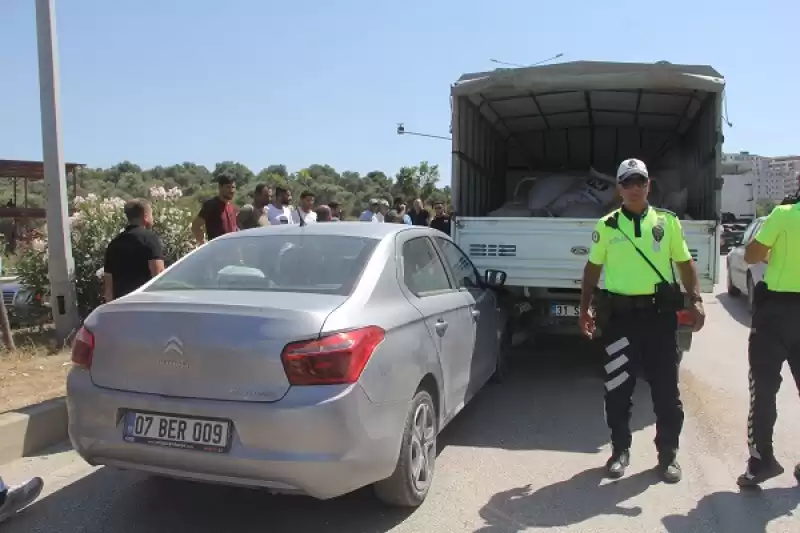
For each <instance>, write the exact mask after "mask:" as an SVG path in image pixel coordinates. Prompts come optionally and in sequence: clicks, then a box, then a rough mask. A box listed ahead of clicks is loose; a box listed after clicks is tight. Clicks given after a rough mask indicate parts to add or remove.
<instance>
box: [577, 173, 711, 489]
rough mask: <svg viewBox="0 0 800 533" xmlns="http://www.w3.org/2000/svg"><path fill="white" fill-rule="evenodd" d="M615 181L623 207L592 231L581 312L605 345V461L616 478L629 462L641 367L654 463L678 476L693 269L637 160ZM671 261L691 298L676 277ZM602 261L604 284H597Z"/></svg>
mask: <svg viewBox="0 0 800 533" xmlns="http://www.w3.org/2000/svg"><path fill="white" fill-rule="evenodd" d="M617 189H618V191H619V194H620V196H621V197H622V207H620V208H619V209H616V210H614V211H612V212H611V213H609V214H608V215H606V216H605V217H603V218H602V219H600V220H599V221H598V223H597V225H596V226H595V229H594V232H593V233H592V242H593V244H592V249H591V251H590V253H589V260H588V261H587V263H586V267H585V269H584V274H583V282H582V285H581V306H580V319H579V320H580V327H581V330H582V332H583V334H584V335H586V336H588V337H590V338H594V337H597V333H598V331H597V330H596V327H597V326H599V328H598V329H599V330H600V331H599V333H600V336H599V341H600V343H601V344H602V346H603V348H604V350H605V374H606V377H605V411H606V421H607V423H608V426H609V429H610V430H611V444H612V454H611V457H610V458H609V460H608V462H607V463H606V468H607V471H608V475H609V476H610V477H612V478H619V477H621V476H623V475H624V473H625V469H626V468H627V466H628V465H629V464H630V446H631V431H630V427H629V422H630V416H631V409H632V403H631V398H632V396H633V391H634V388H635V385H636V377H637V375H638V374H639V373H640V372H642V373H643V374H644V377H645V379H647V381H648V383H649V384H650V389H651V395H652V400H653V410H654V411H655V414H656V439H655V445H656V449H657V451H658V469H659V472H660V474H661V476H662V478H663V479H664V481H666V482H669V483H677V482H679V481H680V480H681V477H682V472H681V467H680V465H679V464H678V461H677V453H678V443H679V438H680V434H681V430H682V428H683V419H684V414H683V405H682V403H681V399H680V392H679V390H678V367H679V363H680V355H679V352H678V346H677V339H676V335H677V330H678V317H677V312H678V311H679V310H681V309H683V308H684V303H685V301H686V300H688V301H690V302H691V308H690V310H691V312H692V316H693V319H694V330H695V331H698V330H699V329H700V328H701V327H702V326H703V323H704V320H705V313H704V311H703V304H702V299H701V297H700V292H699V284H698V280H697V272H696V270H695V267H694V262H693V261H692V256H691V254H690V253H689V249H688V247H687V245H686V240H685V239H684V236H683V230H682V228H681V224H680V221H679V220H678V217H677V216H676V215H675V214H674V213H672V212H671V211H667V210H665V209H659V208H654V207H651V206H650V205H649V204H648V202H647V196H648V193H649V190H650V177H649V173H648V171H647V167H646V166H645V164H644V163H643V162H642V161H640V160H638V159H627V160H625V161H623V162H622V163H621V164H620V166H619V169H618V170H617ZM673 263H674V264H675V266H676V267H677V270H678V273H679V275H680V280H681V282H682V284H683V287H684V288H685V290H686V293H688V298H687V296H686V295H684V294H683V293H682V292H681V290H680V286H679V285H678V284H677V282H676V277H675V272H674V270H673V266H672V265H673ZM603 269H605V291H603V292H597V285H598V282H599V280H600V274H601V272H602V271H603ZM593 308H594V309H593ZM593 310H594V312H593ZM596 321H597V322H596Z"/></svg>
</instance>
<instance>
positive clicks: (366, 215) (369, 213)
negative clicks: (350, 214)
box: [358, 198, 381, 222]
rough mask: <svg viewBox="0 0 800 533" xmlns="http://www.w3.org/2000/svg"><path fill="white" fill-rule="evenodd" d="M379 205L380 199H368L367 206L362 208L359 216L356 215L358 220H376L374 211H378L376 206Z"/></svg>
mask: <svg viewBox="0 0 800 533" xmlns="http://www.w3.org/2000/svg"><path fill="white" fill-rule="evenodd" d="M380 205H381V201H380V200H378V199H377V198H372V199H371V200H370V201H369V207H367V208H366V209H365V210H364V212H363V213H361V216H359V217H358V220H359V221H360V222H377V221H378V217H377V215H376V213H377V212H378V208H379V207H380Z"/></svg>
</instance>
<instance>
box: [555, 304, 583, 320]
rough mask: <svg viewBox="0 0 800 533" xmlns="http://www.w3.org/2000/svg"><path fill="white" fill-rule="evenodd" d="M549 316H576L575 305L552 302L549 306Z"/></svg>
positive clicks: (576, 307) (576, 308)
mask: <svg viewBox="0 0 800 533" xmlns="http://www.w3.org/2000/svg"><path fill="white" fill-rule="evenodd" d="M550 316H569V317H577V316H578V306H577V305H563V304H553V305H551V306H550Z"/></svg>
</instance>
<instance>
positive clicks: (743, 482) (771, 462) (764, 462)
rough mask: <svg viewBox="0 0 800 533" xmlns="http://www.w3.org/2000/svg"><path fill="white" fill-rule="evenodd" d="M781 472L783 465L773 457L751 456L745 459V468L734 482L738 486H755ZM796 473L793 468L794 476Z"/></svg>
mask: <svg viewBox="0 0 800 533" xmlns="http://www.w3.org/2000/svg"><path fill="white" fill-rule="evenodd" d="M781 474H783V467H782V466H781V465H780V463H778V461H777V460H775V458H774V457H769V458H767V459H756V458H755V457H751V458H749V459H748V460H747V470H745V472H744V474H742V475H741V476H739V479H737V480H736V484H737V485H739V486H740V487H755V486H757V485H760V484H762V483H764V482H765V481H767V480H768V479H772V478H774V477H777V476H780V475H781ZM797 475H798V472H797V469H795V476H797Z"/></svg>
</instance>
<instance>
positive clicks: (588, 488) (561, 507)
mask: <svg viewBox="0 0 800 533" xmlns="http://www.w3.org/2000/svg"><path fill="white" fill-rule="evenodd" d="M603 472H604V469H603V468H595V469H592V470H587V471H585V472H581V473H580V474H577V475H575V476H573V477H572V478H570V479H567V480H565V481H559V482H558V483H554V484H552V485H548V486H546V487H543V488H541V489H539V490H536V491H531V488H530V486H525V487H519V488H516V489H511V490H508V491H505V492H500V493H498V494H495V495H494V496H492V498H491V500H489V502H488V503H487V504H486V505H485V506H484V507H483V508H482V509H481V511H480V515H481V518H483V519H484V520H485V521H486V525H485V526H483V527H482V528H480V529H478V530H477V531H476V532H475V533H518V532H522V531H527V530H528V528H532V527H535V528H556V527H566V526H572V525H575V524H580V523H581V522H585V521H586V520H589V519H591V518H594V517H597V516H600V515H615V516H621V517H628V518H635V517H637V516H639V515H640V514H642V509H641V508H639V507H622V506H621V505H620V504H621V503H622V502H624V501H626V500H629V499H631V498H634V497H636V496H638V495H640V494H642V493H643V492H645V491H646V490H647V489H648V488H649V487H650V486H652V485H654V484H656V483H658V482H659V478H658V475H657V474H656V472H655V471H654V470H649V471H645V472H641V473H638V474H635V475H632V476H629V477H626V478H623V479H621V480H619V481H616V482H613V483H610V482H606V483H604V484H602V482H603ZM698 531H699V530H698Z"/></svg>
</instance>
